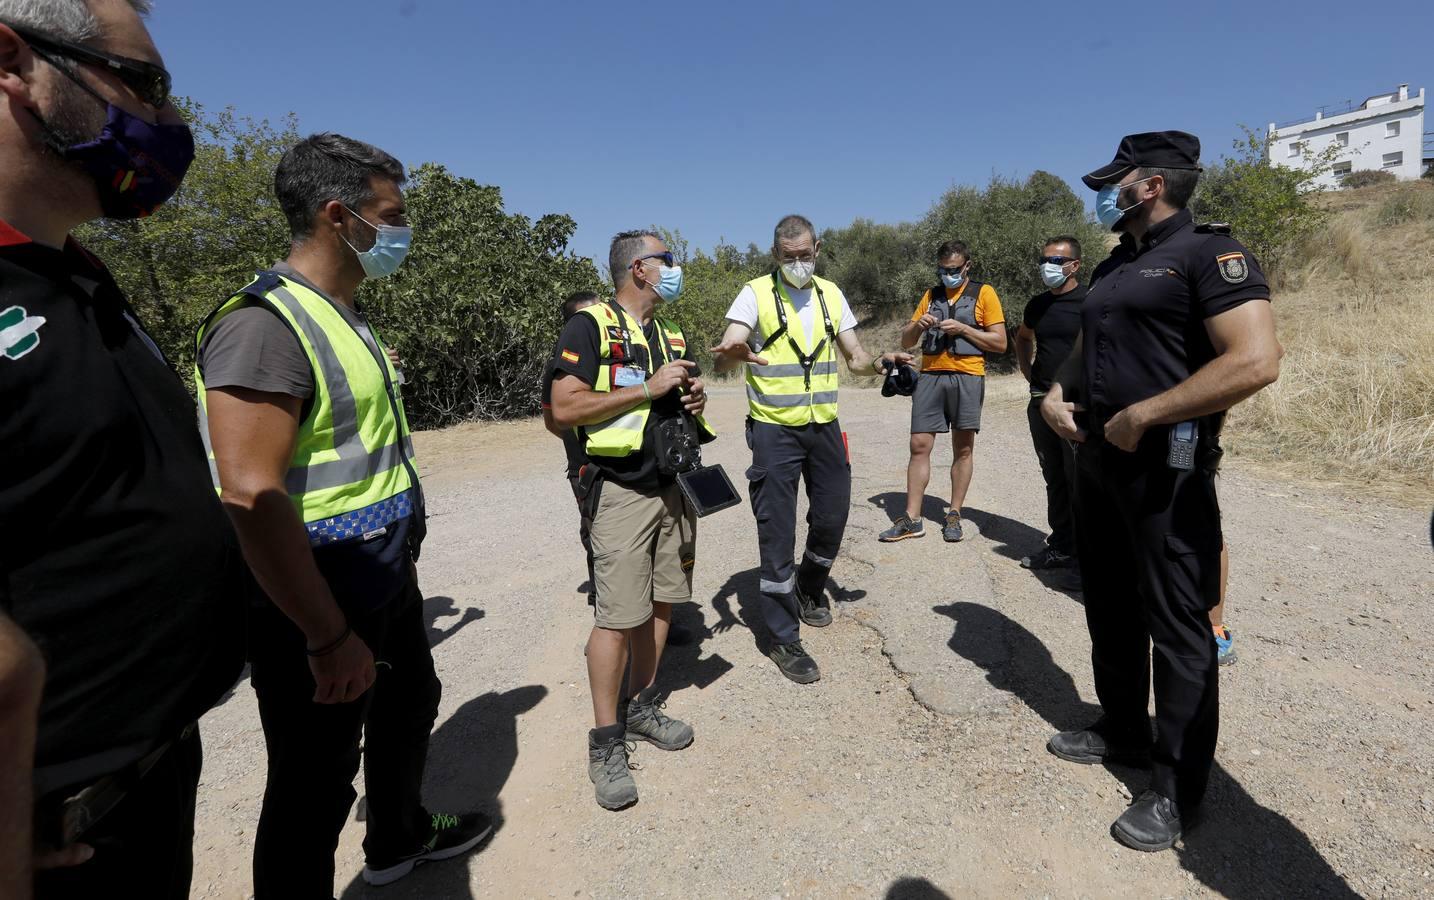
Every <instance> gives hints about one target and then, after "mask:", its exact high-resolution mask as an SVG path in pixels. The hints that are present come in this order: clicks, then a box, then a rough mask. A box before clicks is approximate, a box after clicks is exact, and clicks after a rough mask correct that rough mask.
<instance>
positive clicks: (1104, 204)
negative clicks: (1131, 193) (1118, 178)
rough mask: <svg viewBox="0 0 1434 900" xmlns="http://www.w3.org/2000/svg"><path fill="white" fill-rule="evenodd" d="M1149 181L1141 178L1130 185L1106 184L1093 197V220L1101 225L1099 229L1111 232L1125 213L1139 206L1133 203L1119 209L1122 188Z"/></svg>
mask: <svg viewBox="0 0 1434 900" xmlns="http://www.w3.org/2000/svg"><path fill="white" fill-rule="evenodd" d="M1153 177H1155V176H1153V175H1152V176H1151V178H1153ZM1149 180H1150V178H1142V179H1140V180H1139V181H1132V182H1131V183H1130V184H1125V185H1121V184H1107V185H1106V186H1105V187H1103V188H1101V189H1100V190H1099V191H1098V192H1097V193H1096V195H1095V219H1096V221H1097V222H1099V223H1100V224H1101V227H1102V228H1109V229H1112V230H1113V229H1114V228H1115V226H1116V225H1117V224H1118V223H1119V222H1120V220H1121V219H1122V218H1124V216H1125V214H1126V213H1128V212H1130V211H1131V210H1132V209H1135V207H1137V206H1139V205H1140V204H1139V203H1133V204H1131V205H1130V206H1127V207H1125V208H1124V209H1121V208H1120V192H1121V190H1122V189H1123V188H1128V187H1131V186H1132V185H1137V184H1142V183H1144V182H1147V181H1149Z"/></svg>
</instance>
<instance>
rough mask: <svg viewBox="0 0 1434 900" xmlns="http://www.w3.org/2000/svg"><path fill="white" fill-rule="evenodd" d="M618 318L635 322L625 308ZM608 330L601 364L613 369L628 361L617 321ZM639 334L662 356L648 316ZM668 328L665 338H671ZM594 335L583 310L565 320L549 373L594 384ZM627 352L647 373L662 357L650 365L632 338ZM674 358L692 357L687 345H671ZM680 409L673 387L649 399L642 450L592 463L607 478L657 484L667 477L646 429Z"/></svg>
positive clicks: (596, 356)
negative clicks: (607, 351)
mask: <svg viewBox="0 0 1434 900" xmlns="http://www.w3.org/2000/svg"><path fill="white" fill-rule="evenodd" d="M622 321H623V322H624V323H625V324H626V325H627V326H628V327H629V328H630V327H632V325H634V324H635V320H634V319H633V317H632V315H631V314H630V313H628V312H626V311H623V313H622ZM608 328H609V332H610V333H609V334H607V335H603V336H602V340H605V341H607V342H608V343H610V344H612V345H613V346H612V347H611V348H610V349H612V350H617V352H616V353H612V354H611V357H610V358H609V359H608V360H607V364H608V365H610V366H611V367H613V368H614V369H616V368H619V367H621V366H623V365H626V364H627V363H628V360H625V359H623V358H622V353H623V350H622V349H621V348H622V346H623V344H622V333H621V328H622V326H619V325H610V326H608ZM642 334H643V338H644V339H645V340H646V341H647V344H648V346H649V347H656V348H658V352H659V354H662V355H663V356H664V357H665V355H666V352H667V351H666V348H665V347H663V341H662V337H661V335H659V334H658V330H657V322H656V320H653V321H652V322H649V323H648V324H647V325H645V326H643V329H642ZM671 336H672V335H671V333H669V334H668V337H671ZM598 341H599V336H598V323H597V321H596V320H595V319H594V318H593V317H592V316H589V315H587V314H579V315H576V316H573V317H572V318H571V319H569V320H568V324H567V325H564V326H563V331H562V334H560V335H559V336H558V352H557V353H556V354H554V356H553V365H554V376H553V377H557V376H558V375H561V374H568V375H572V376H575V377H577V378H581V379H582V380H583V381H584V382H585V383H587V384H589V385H591V384H594V383H596V381H597V375H598V363H599V359H600V356H599V343H598ZM631 344H632V353H633V357H634V359H635V361H636V363H637V365H639V366H641V367H643V368H645V369H646V370H647V371H648V375H649V377H651V373H652V372H654V371H656V370H657V369H659V368H661V367H662V361H661V360H658V361H657V362H656V365H654V364H653V361H652V360H649V359H648V354H647V351H646V350H644V349H643V348H642V345H641V344H639V343H637V342H636V341H632V342H631ZM673 351H674V353H675V354H676V356H677V357H678V358H681V359H687V360H692V361H693V362H696V360H695V359H692V348H690V347H687V346H685V345H684V346H683V347H682V349H681V350H680V351H679V350H678V349H677V348H676V347H674V348H673ZM691 372H692V375H693V377H696V376H697V375H698V374H699V373H698V370H697V369H695V368H694V369H692V370H691ZM613 377H614V385H615V384H616V380H615V379H616V373H615V372H614V373H613ZM681 413H682V399H681V395H680V394H679V393H678V392H677V391H669V392H668V393H666V394H664V395H663V396H661V397H658V398H656V399H655V400H653V401H652V413H651V414H650V415H649V416H648V417H647V428H646V431H645V432H644V433H643V438H642V452H641V453H634V454H632V455H631V456H624V457H613V456H604V457H602V458H600V459H596V460H594V462H596V463H598V464H599V465H600V466H601V467H602V470H603V472H604V474H605V475H606V476H607V477H608V478H610V479H612V480H613V481H620V482H622V483H623V484H629V485H632V486H634V487H643V488H650V487H657V486H659V485H661V484H663V483H665V482H666V481H670V479H668V478H665V477H663V476H661V475H659V474H658V472H657V459H656V457H654V456H653V454H652V443H653V442H652V431H653V429H654V428H655V427H656V425H657V422H658V421H659V420H661V419H668V418H674V417H676V416H678V415H681Z"/></svg>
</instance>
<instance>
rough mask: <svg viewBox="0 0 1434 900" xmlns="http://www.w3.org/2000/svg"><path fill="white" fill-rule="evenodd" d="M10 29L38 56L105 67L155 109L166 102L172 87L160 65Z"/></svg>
mask: <svg viewBox="0 0 1434 900" xmlns="http://www.w3.org/2000/svg"><path fill="white" fill-rule="evenodd" d="M6 24H9V23H6ZM10 30H11V31H13V32H15V33H16V34H18V35H19V36H20V37H22V38H24V39H25V43H27V44H29V45H30V49H32V50H34V51H35V52H36V53H37V54H38V55H40V56H41V57H46V58H48V57H47V54H54V55H55V56H62V57H64V58H65V59H72V60H75V61H76V62H82V63H90V64H92V65H96V66H102V67H104V68H106V69H109V70H110V71H111V72H113V73H114V76H115V77H116V78H118V79H119V80H120V81H123V82H124V83H125V86H126V87H128V88H129V89H130V90H132V91H134V93H135V96H136V97H138V98H139V99H141V100H143V101H144V102H145V103H147V104H148V105H150V106H152V107H154V108H155V109H161V108H163V107H164V105H165V104H167V103H168V102H169V91H170V88H171V87H172V86H173V81H172V79H171V78H170V75H169V73H168V72H167V71H165V70H164V68H163V67H162V66H156V65H155V64H154V63H149V62H145V61H144V60H142V59H130V58H129V57H127V56H114V55H113V54H109V53H103V52H101V51H99V50H94V49H91V48H89V47H85V46H83V45H81V44H75V43H72V42H70V41H62V40H58V39H56V38H48V37H45V36H44V35H39V34H36V33H35V32H33V31H30V30H29V29H27V28H17V27H15V26H14V25H10Z"/></svg>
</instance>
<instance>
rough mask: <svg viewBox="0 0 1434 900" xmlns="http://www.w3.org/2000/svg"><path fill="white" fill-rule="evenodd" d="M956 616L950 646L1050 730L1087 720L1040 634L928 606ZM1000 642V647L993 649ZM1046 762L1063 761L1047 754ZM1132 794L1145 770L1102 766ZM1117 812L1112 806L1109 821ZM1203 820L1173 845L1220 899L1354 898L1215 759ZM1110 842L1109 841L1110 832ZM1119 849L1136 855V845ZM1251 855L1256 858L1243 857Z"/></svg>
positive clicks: (1145, 779) (961, 608) (1088, 713)
mask: <svg viewBox="0 0 1434 900" xmlns="http://www.w3.org/2000/svg"><path fill="white" fill-rule="evenodd" d="M933 609H934V611H935V612H938V613H940V614H941V615H943V616H947V617H949V618H951V619H953V620H954V621H955V622H956V630H955V633H954V634H953V635H952V637H951V641H950V646H951V649H952V650H954V651H955V652H956V653H957V655H959V656H961V657H963V658H965V659H968V660H970V661H971V662H973V663H975V664H976V665H978V666H980V667H981V668H983V669H985V670H986V672H987V675H986V680H987V681H989V682H990V683H991V684H992V685H993V686H994V687H996V688H998V689H1000V690H1003V691H1007V692H1009V693H1011V694H1014V695H1015V696H1016V697H1017V698H1019V699H1020V700H1021V701H1022V702H1023V703H1025V704H1026V705H1027V706H1028V707H1030V708H1031V709H1032V710H1033V711H1034V712H1035V713H1036V714H1037V715H1039V716H1040V717H1041V718H1043V719H1045V720H1046V722H1047V723H1048V724H1050V726H1051V728H1052V729H1053V730H1056V731H1068V730H1071V729H1075V728H1081V727H1084V726H1086V725H1089V724H1090V723H1091V722H1093V721H1095V719H1096V718H1097V717H1098V716H1099V715H1100V708H1099V706H1097V705H1095V704H1092V703H1086V702H1084V701H1083V700H1081V699H1080V695H1079V693H1078V692H1077V691H1076V687H1075V682H1074V681H1073V680H1072V678H1071V676H1070V675H1068V674H1067V673H1066V672H1065V670H1064V669H1062V668H1060V666H1058V665H1056V663H1055V660H1054V659H1053V658H1052V657H1051V653H1050V651H1049V650H1047V649H1046V645H1045V644H1043V643H1042V642H1041V640H1040V638H1038V637H1036V636H1035V635H1034V634H1032V633H1031V632H1029V631H1027V630H1026V629H1025V628H1023V627H1022V626H1021V625H1020V624H1018V623H1017V622H1015V621H1014V620H1013V619H1011V618H1009V617H1008V616H1005V615H1003V614H1002V613H1000V612H997V611H996V610H993V609H990V608H989V607H985V606H981V605H980V604H976V603H953V604H950V605H947V606H937V607H933ZM999 646H1003V647H1004V649H1003V650H1000V651H993V650H992V648H993V647H999ZM1050 764H1051V765H1052V766H1060V765H1065V763H1062V762H1061V761H1059V760H1058V759H1056V757H1054V756H1052V757H1050ZM1107 768H1109V770H1110V772H1111V773H1112V774H1113V775H1115V776H1116V777H1117V778H1119V779H1120V780H1121V781H1122V782H1124V783H1125V785H1126V787H1127V788H1129V790H1130V792H1131V796H1139V795H1140V793H1141V791H1143V790H1145V788H1146V787H1147V786H1148V783H1149V775H1148V774H1147V773H1146V772H1144V771H1141V770H1139V769H1132V768H1127V767H1124V766H1109V767H1107ZM1120 812H1121V810H1119V809H1112V810H1111V811H1110V818H1111V819H1112V821H1113V820H1114V819H1115V818H1116V817H1117V816H1118V815H1119V814H1120ZM1203 812H1204V818H1205V824H1204V825H1203V826H1202V827H1199V828H1196V829H1194V830H1193V831H1192V832H1191V833H1190V835H1189V836H1188V837H1187V838H1185V840H1184V841H1183V843H1182V845H1181V846H1180V847H1177V849H1176V851H1175V852H1176V853H1177V854H1178V855H1179V858H1180V864H1181V865H1182V866H1184V867H1185V869H1186V870H1187V871H1189V872H1190V873H1192V874H1193V875H1194V876H1195V877H1196V878H1198V879H1199V880H1200V881H1201V883H1203V884H1204V885H1205V886H1206V887H1208V888H1210V889H1211V890H1213V891H1216V892H1218V893H1220V894H1223V895H1224V896H1226V897H1232V898H1236V900H1243V898H1256V897H1261V898H1263V897H1357V896H1358V894H1356V893H1355V892H1354V891H1353V890H1351V889H1350V887H1349V884H1348V883H1347V882H1346V881H1345V880H1344V879H1343V878H1342V877H1340V875H1339V873H1337V872H1336V871H1334V869H1332V868H1331V867H1330V865H1329V863H1328V862H1326V861H1325V859H1324V857H1323V856H1321V855H1320V853H1319V851H1318V850H1316V849H1315V848H1314V845H1313V844H1311V843H1310V839H1309V838H1308V837H1306V836H1305V834H1304V832H1302V831H1300V830H1299V829H1298V828H1296V827H1295V826H1294V824H1293V823H1291V822H1290V820H1289V819H1287V818H1285V817H1284V816H1282V815H1280V814H1279V813H1277V812H1275V811H1274V810H1271V809H1266V808H1265V807H1263V806H1261V805H1260V804H1259V803H1257V802H1256V801H1255V799H1254V798H1253V797H1251V796H1250V795H1249V793H1248V792H1247V791H1246V790H1245V789H1244V788H1243V787H1241V786H1240V783H1239V782H1238V781H1236V780H1235V779H1234V778H1232V777H1231V776H1230V774H1229V773H1228V772H1226V771H1225V769H1224V767H1222V766H1221V765H1220V763H1219V762H1218V761H1216V763H1215V767H1214V769H1213V770H1212V771H1211V773H1210V788H1209V794H1208V795H1207V796H1206V800H1205V803H1204V811H1203ZM1112 840H1114V839H1113V838H1112ZM1122 852H1129V853H1136V852H1138V851H1135V850H1128V851H1126V850H1122ZM1255 859H1258V864H1256V865H1251V864H1250V863H1251V862H1252V861H1253V860H1255Z"/></svg>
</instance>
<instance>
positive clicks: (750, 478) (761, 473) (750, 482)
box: [747, 465, 767, 522]
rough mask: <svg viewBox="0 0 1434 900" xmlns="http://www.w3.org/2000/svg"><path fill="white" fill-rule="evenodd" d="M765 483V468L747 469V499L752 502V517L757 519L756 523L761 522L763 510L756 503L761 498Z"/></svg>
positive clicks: (754, 467) (752, 467) (750, 467)
mask: <svg viewBox="0 0 1434 900" xmlns="http://www.w3.org/2000/svg"><path fill="white" fill-rule="evenodd" d="M766 482H767V467H766V466H755V465H753V466H748V467H747V497H748V499H749V500H751V502H752V515H754V516H756V517H757V521H758V522H761V521H763V515H762V513H763V510H762V506H761V504H760V503H759V502H758V501H759V499H760V498H761V496H762V485H764V484H766Z"/></svg>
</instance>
